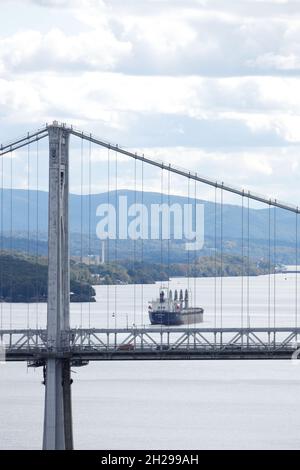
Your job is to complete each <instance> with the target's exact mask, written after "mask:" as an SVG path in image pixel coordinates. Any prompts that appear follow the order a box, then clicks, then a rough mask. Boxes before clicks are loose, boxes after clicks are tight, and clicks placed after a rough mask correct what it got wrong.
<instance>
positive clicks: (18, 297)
mask: <svg viewBox="0 0 300 470" xmlns="http://www.w3.org/2000/svg"><path fill="white" fill-rule="evenodd" d="M70 277H71V282H70V290H71V301H73V302H89V301H92V302H93V301H95V299H94V296H95V295H96V293H95V290H94V289H93V287H92V285H91V276H90V274H89V271H88V269H87V267H86V266H84V269H81V268H80V267H78V266H76V267H75V266H74V265H72V266H71V275H70ZM47 296H48V266H47V259H46V258H43V257H39V258H38V260H37V259H36V258H34V257H30V256H26V255H23V254H20V253H13V254H10V253H6V252H3V253H1V254H0V300H2V301H5V302H36V301H38V302H46V301H47Z"/></svg>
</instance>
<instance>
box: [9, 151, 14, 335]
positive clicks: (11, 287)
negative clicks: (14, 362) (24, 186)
mask: <svg viewBox="0 0 300 470" xmlns="http://www.w3.org/2000/svg"><path fill="white" fill-rule="evenodd" d="M12 251H13V157H12V152H10V256H11V257H12V255H13V253H12ZM13 275H14V273H13V263H10V295H9V296H10V305H9V328H10V329H12V301H13Z"/></svg>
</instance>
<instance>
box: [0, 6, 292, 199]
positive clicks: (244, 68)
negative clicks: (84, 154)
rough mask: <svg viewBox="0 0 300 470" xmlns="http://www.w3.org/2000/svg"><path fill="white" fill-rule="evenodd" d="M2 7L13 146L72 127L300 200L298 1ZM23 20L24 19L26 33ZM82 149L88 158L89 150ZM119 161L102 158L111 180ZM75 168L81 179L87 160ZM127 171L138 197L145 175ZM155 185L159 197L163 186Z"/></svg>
mask: <svg viewBox="0 0 300 470" xmlns="http://www.w3.org/2000/svg"><path fill="white" fill-rule="evenodd" d="M1 5H4V6H5V8H4V7H3V8H2V11H1V13H2V18H1V19H2V24H3V28H2V30H1V33H0V124H1V125H0V141H6V140H7V139H8V138H10V137H13V136H14V135H18V134H22V133H23V132H24V131H27V130H28V128H32V127H39V126H40V125H41V124H42V123H44V122H50V121H52V120H54V119H58V120H60V121H67V122H69V123H72V124H74V125H76V126H78V127H79V128H84V129H86V130H87V131H91V132H94V133H95V134H97V135H99V136H100V137H102V138H103V139H106V140H109V141H112V142H113V143H118V144H120V145H126V146H127V147H134V148H136V149H137V150H139V151H145V152H146V151H149V155H152V154H153V152H154V153H155V155H157V156H162V157H163V158H167V157H168V160H170V161H174V162H176V163H177V164H179V165H180V164H182V162H183V166H187V167H189V166H190V167H191V169H195V170H196V171H199V172H200V173H203V174H206V173H207V174H208V175H209V176H212V177H214V176H215V177H216V178H218V179H223V180H226V181H229V182H233V183H236V184H238V185H242V186H245V187H249V186H250V187H251V186H253V188H255V190H257V191H258V192H260V191H261V189H260V188H264V189H263V192H268V193H269V194H272V193H273V194H274V195H276V196H278V197H281V198H282V199H290V200H293V199H297V197H298V196H297V191H298V188H297V184H296V183H295V184H293V183H292V182H291V180H293V181H294V180H295V181H296V182H297V181H298V179H299V174H298V172H299V165H298V160H297V158H298V151H297V148H298V146H299V143H300V95H299V71H300V46H299V44H300V9H299V2H298V1H297V2H296V1H288V0H286V1H283V0H281V1H280V0H277V1H276V0H273V1H271V0H270V1H268V0H261V1H259V0H258V1H255V0H252V1H250V0H240V1H238V2H237V1H236V0H226V2H224V0H209V1H206V0H185V1H184V2H183V1H182V0H172V1H169V0H143V1H142V2H141V1H140V0H128V1H126V2H124V1H123V0H109V1H106V0H72V1H68V0H61V1H59V0H52V1H51V0H48V1H46V0H27V1H25V0H10V1H6V0H3V1H2V2H1ZM24 5H26V6H24ZM15 11H20V15H21V18H22V19H21V20H20V16H19V18H18V21H17V22H16V23H15V22H12V21H11V19H12V18H15V16H14V15H15ZM72 145H73V146H74V147H73V151H74V152H76V151H77V152H78V146H79V145H80V144H79V142H78V141H75V140H74V141H73V140H72ZM105 159H106V156H105V155H104V156H103V155H94V160H95V164H97V161H98V164H99V173H101V168H100V165H103V164H104V163H105ZM74 165H75V166H74V171H76V172H78V168H77V167H76V165H77V166H78V160H76V161H75V163H74ZM123 170H124V171H123V184H124V185H130V184H131V183H130V181H131V178H132V171H131V170H129V167H126V164H124V168H123ZM291 175H292V177H291ZM147 177H148V180H147V181H148V183H149V186H150V187H153V188H154V187H156V186H157V175H156V176H155V175H154V174H152V173H149V175H147ZM21 182H22V172H21V171H20V184H21ZM16 184H17V177H16ZM22 184H23V183H22ZM155 185H156V186H155ZM174 187H176V184H175V186H174ZM287 194H289V197H287Z"/></svg>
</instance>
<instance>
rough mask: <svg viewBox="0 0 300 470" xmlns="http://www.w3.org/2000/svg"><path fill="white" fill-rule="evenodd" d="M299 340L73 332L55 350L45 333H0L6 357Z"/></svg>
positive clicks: (292, 346)
mask: <svg viewBox="0 0 300 470" xmlns="http://www.w3.org/2000/svg"><path fill="white" fill-rule="evenodd" d="M298 337H299V338H300V328H277V329H272V328H245V329H239V328H219V329H218V328H189V329H184V328H173V329H170V328H164V329H162V328H158V329H155V328H149V329H147V328H145V329H138V328H132V329H118V330H115V329H109V330H107V329H73V330H69V331H66V332H64V333H63V336H62V342H61V346H60V347H59V348H58V349H57V348H56V349H55V348H54V347H53V344H51V342H50V341H48V340H47V334H46V330H0V341H1V343H2V344H3V345H4V346H5V349H6V354H7V357H9V356H10V355H12V356H18V355H19V356H21V355H22V354H29V355H31V356H43V357H45V356H47V355H55V354H58V355H68V354H69V355H85V354H95V355H96V354H97V353H99V354H101V353H105V352H112V353H114V352H117V353H118V354H120V353H124V354H126V353H131V352H135V351H144V352H147V351H148V352H154V351H157V352H162V351H169V352H171V351H173V352H176V351H191V350H194V351H202V352H207V353H209V352H211V353H214V352H216V351H222V350H223V351H224V350H226V351H238V350H248V351H255V350H256V351H265V352H268V351H279V350H286V351H295V350H296V349H297V348H298ZM299 345H300V344H299Z"/></svg>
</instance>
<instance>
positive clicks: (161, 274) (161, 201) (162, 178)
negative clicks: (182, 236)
mask: <svg viewBox="0 0 300 470" xmlns="http://www.w3.org/2000/svg"><path fill="white" fill-rule="evenodd" d="M163 190H164V170H163V168H162V169H161V175H160V206H161V207H162V205H163V202H164V199H163ZM162 214H163V213H162V212H161V220H160V223H159V237H160V287H161V288H162V287H163V238H162V233H163V215H162Z"/></svg>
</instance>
